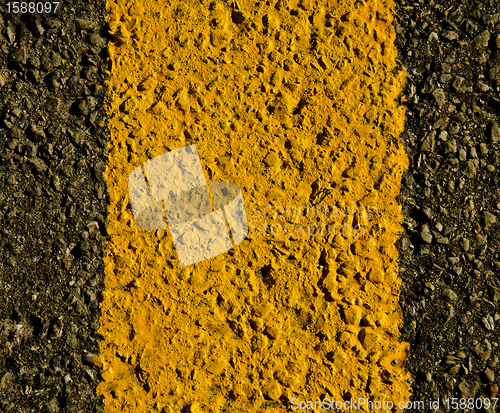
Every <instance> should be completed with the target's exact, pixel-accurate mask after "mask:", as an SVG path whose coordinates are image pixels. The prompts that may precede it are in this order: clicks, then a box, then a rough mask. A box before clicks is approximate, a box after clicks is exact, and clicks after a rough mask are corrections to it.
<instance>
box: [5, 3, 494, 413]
mask: <svg viewBox="0 0 500 413" xmlns="http://www.w3.org/2000/svg"><path fill="white" fill-rule="evenodd" d="M396 11H397V14H398V16H399V17H398V23H397V26H396V31H397V33H398V41H397V46H398V48H399V50H400V60H401V62H402V64H403V66H404V67H405V69H406V70H407V72H408V84H407V87H406V89H405V92H404V95H405V97H406V98H405V97H402V99H401V101H402V103H404V104H406V105H407V124H406V130H405V133H404V134H403V135H402V137H401V138H402V139H403V141H404V143H405V147H406V150H407V152H408V154H409V156H410V158H411V167H410V169H409V170H408V172H407V173H406V174H405V177H404V179H403V182H402V188H403V189H402V193H401V203H402V205H403V212H404V215H405V228H406V232H405V233H404V234H402V238H401V240H400V243H399V249H400V276H401V278H402V279H403V285H402V289H401V306H402V308H403V311H404V315H405V326H404V328H403V331H402V340H405V341H408V342H409V343H410V344H411V356H410V360H409V362H408V363H407V366H406V368H407V369H408V371H410V372H411V375H412V379H411V380H412V386H413V388H414V393H415V394H414V400H428V399H430V398H432V399H437V398H440V399H441V400H444V399H446V398H451V397H458V398H472V399H475V400H476V399H479V398H489V397H497V392H498V376H499V357H500V356H499V350H498V342H499V333H498V331H499V327H497V324H498V321H499V320H500V309H499V303H498V301H499V299H500V280H499V276H498V274H499V271H500V258H499V257H498V248H499V237H498V229H499V225H500V223H499V218H500V197H499V195H500V194H499V189H498V188H499V186H498V180H499V177H498V168H499V166H500V165H499V156H500V154H499V152H498V148H499V144H500V128H499V124H500V119H499V109H500V96H499V93H498V92H499V90H500V37H499V35H500V7H499V5H498V4H497V3H496V2H494V1H492V0H490V1H481V2H479V1H462V2H458V3H457V2H451V1H447V2H444V1H439V2H434V1H432V0H431V1H429V2H427V1H426V2H424V1H420V2H419V1H412V2H405V1H402V0H399V1H398V2H397V8H396ZM104 16H105V2H104V1H89V2H83V1H71V0H67V1H65V2H64V3H63V4H61V5H60V9H59V10H58V12H57V13H55V14H45V13H44V14H40V15H37V14H33V15H29V14H24V15H14V14H9V13H7V10H6V9H5V7H4V8H3V9H2V12H1V13H0V117H1V121H0V231H1V238H0V297H1V300H0V411H2V412H4V411H5V412H23V413H24V412H100V411H103V405H102V401H101V399H100V398H99V397H97V396H96V394H95V388H96V386H97V384H98V382H99V380H100V377H99V373H98V371H97V370H96V369H94V368H93V365H92V358H93V355H94V354H96V353H97V351H98V347H99V338H100V337H99V335H98V334H97V329H98V326H99V324H98V323H99V294H100V292H101V291H102V289H103V267H102V254H103V253H102V251H103V243H104V242H105V239H106V214H107V212H106V211H107V190H106V185H105V182H104V178H103V171H104V167H105V162H106V156H105V148H106V145H107V128H106V115H105V91H106V84H105V80H106V76H107V75H106V70H107V68H108V66H107V49H106V43H107V42H108V41H109V40H112V39H110V38H109V37H108V35H107V30H106V28H105V24H104ZM406 100H407V102H406ZM88 128H90V129H89V130H87V129H88ZM409 411H422V410H416V409H412V410H409ZM424 411H425V410H424ZM438 411H443V412H444V411H452V410H449V409H448V410H447V409H446V408H444V406H443V402H441V404H440V410H438ZM458 411H467V408H463V409H459V410H458ZM468 411H485V410H484V409H482V410H481V409H476V408H472V409H469V410H468ZM486 411H488V412H493V411H495V410H493V409H488V410H486Z"/></svg>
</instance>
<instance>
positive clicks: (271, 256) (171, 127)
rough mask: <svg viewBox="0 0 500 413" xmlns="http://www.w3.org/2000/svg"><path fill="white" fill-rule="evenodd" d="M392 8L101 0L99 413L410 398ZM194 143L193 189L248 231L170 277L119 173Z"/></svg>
mask: <svg viewBox="0 0 500 413" xmlns="http://www.w3.org/2000/svg"><path fill="white" fill-rule="evenodd" d="M391 7H392V2H388V1H370V2H365V1H362V0H357V1H338V2H327V1H316V2H313V1H310V0H300V1H296V0H292V1H287V0H278V1H277V2H267V3H266V2H249V1H242V0H240V1H235V2H211V1H203V2H194V1H188V2H180V1H173V2H169V3H166V2H162V1H159V0H147V1H141V2H135V3H130V2H129V1H125V0H110V1H109V3H108V10H109V17H108V22H109V27H110V30H111V31H112V32H113V33H114V35H115V37H116V42H114V43H111V44H110V46H109V52H110V56H111V62H112V68H111V80H110V83H109V94H110V104H109V111H110V113H111V114H112V117H111V119H110V121H109V128H110V133H111V141H110V144H109V161H108V165H107V174H106V179H107V182H108V185H109V189H110V202H111V204H110V216H109V219H110V226H109V233H110V234H112V237H111V239H110V240H109V241H108V244H107V255H106V258H105V264H106V291H105V292H104V293H103V300H102V316H101V329H100V332H101V334H102V335H103V337H104V340H103V341H102V343H101V352H100V356H99V361H98V363H100V365H101V368H102V376H103V378H104V382H103V383H102V384H101V385H100V386H99V392H100V393H101V394H103V395H104V397H105V403H106V410H107V411H109V412H113V411H125V412H151V411H160V412H162V411H163V412H169V411H172V412H173V411H184V410H183V409H185V408H186V409H188V410H187V411H192V412H194V411H213V412H218V411H231V412H233V411H234V412H236V411H244V412H256V411H258V410H259V409H260V408H264V407H266V408H267V410H269V411H283V408H284V407H285V408H286V409H289V408H290V407H291V403H292V400H299V401H300V400H321V399H322V398H323V397H325V396H326V397H329V398H331V399H332V400H338V401H340V400H342V401H344V400H348V399H353V400H357V399H358V398H364V399H366V400H367V399H370V400H371V401H377V400H383V399H385V400H391V401H392V402H394V403H397V402H399V401H401V400H407V399H408V398H409V394H410V388H409V384H408V383H407V381H406V380H407V379H408V375H407V374H406V373H405V371H404V363H405V361H406V358H407V357H408V345H407V344H406V343H399V342H398V335H399V327H400V324H401V322H402V315H401V311H400V308H399V305H398V294H399V285H400V280H399V279H398V276H397V250H396V247H395V243H396V240H397V231H399V230H401V216H400V206H399V203H398V200H397V196H398V194H399V184H400V178H401V174H402V172H403V169H404V168H405V167H406V166H407V162H408V161H407V157H406V155H405V153H404V150H403V147H402V144H401V142H400V141H399V134H400V133H401V131H402V130H403V124H404V109H403V108H401V107H397V106H396V102H395V101H396V98H397V96H398V94H399V93H400V92H401V90H402V86H403V83H404V79H405V74H404V71H403V70H402V69H401V68H399V67H398V66H397V64H396V59H395V56H396V49H395V47H394V45H393V41H394V36H395V33H394V30H393V27H392V19H393V15H392V10H391ZM191 144H195V145H196V148H197V150H198V153H199V155H200V159H201V163H202V165H203V167H204V172H205V176H206V179H207V181H211V182H213V181H225V182H234V183H236V184H237V185H239V187H240V188H241V189H242V194H243V198H244V200H245V204H246V209H247V216H248V220H249V230H250V234H249V236H248V237H247V239H246V240H245V241H243V242H242V243H241V244H240V245H238V246H237V247H236V248H234V249H232V250H230V251H228V252H227V253H224V254H222V255H219V256H217V257H215V258H212V259H209V260H206V261H202V262H200V263H197V264H194V265H192V266H188V267H184V268H181V267H180V265H179V261H178V259H177V256H176V253H175V249H174V245H173V242H172V237H171V234H170V231H169V229H167V230H150V229H143V228H140V227H138V226H137V225H136V223H135V221H134V219H133V215H132V211H131V209H130V197H129V194H128V186H127V179H128V176H129V174H130V173H131V172H132V171H133V170H134V169H135V168H137V167H138V166H141V165H143V164H144V162H146V161H147V160H148V159H152V158H154V157H156V156H159V155H161V154H163V153H166V152H169V151H172V150H175V149H179V148H182V147H185V146H188V145H191ZM280 406H281V407H280ZM224 409H225V410H224Z"/></svg>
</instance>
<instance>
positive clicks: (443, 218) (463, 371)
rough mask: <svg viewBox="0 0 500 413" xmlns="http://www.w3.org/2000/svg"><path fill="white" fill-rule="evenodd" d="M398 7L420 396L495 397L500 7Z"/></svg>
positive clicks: (410, 304) (406, 242)
mask: <svg viewBox="0 0 500 413" xmlns="http://www.w3.org/2000/svg"><path fill="white" fill-rule="evenodd" d="M424 3H426V5H424ZM396 11H397V14H398V16H399V18H398V25H397V27H396V32H397V42H396V44H397V46H398V48H399V50H400V59H401V60H402V62H403V64H404V66H405V68H406V70H407V72H408V84H407V87H406V90H405V94H406V96H407V97H408V100H409V102H408V112H407V123H406V132H405V134H404V135H403V139H404V140H405V144H406V150H407V152H408V154H409V156H410V158H411V168H410V170H409V171H408V173H407V174H406V176H405V178H404V179H403V183H402V188H403V190H402V195H401V199H402V204H403V208H404V212H405V215H406V223H405V226H406V234H405V236H404V237H403V238H402V239H401V242H400V251H401V269H400V275H401V277H402V278H403V286H402V293H401V304H402V307H403V310H404V314H405V328H404V329H403V339H405V340H407V341H409V342H410V344H411V356H410V360H409V363H408V369H409V371H410V372H411V374H412V377H413V389H414V393H415V394H414V399H415V400H428V399H429V398H434V399H436V398H438V397H439V398H441V399H443V398H447V397H460V398H462V397H463V398H479V397H495V395H496V394H497V392H498V379H499V357H500V354H499V348H498V343H499V331H500V325H498V323H499V321H500V310H499V299H500V280H499V272H500V258H499V256H498V250H499V236H498V234H499V221H498V219H499V218H500V213H499V212H500V211H499V209H500V203H499V201H500V197H499V195H500V192H499V189H500V187H499V176H498V173H499V172H498V171H499V169H498V168H499V167H500V164H499V156H500V153H499V143H500V129H499V126H498V122H499V109H500V98H499V94H498V91H499V90H500V89H499V87H500V37H499V35H500V14H499V12H500V9H499V7H498V3H497V2H495V1H470V2H467V1H462V2H452V1H449V2H448V1H445V2H434V1H430V2H418V1H417V2H414V1H412V2H405V1H398V7H397V9H396ZM441 407H443V405H442V403H441ZM444 411H447V410H444ZM460 411H465V409H464V406H463V405H462V406H461V410H460ZM470 411H474V409H473V410H470ZM478 411H479V410H478ZM488 411H494V410H493V409H490V410H488ZM495 411H498V410H495Z"/></svg>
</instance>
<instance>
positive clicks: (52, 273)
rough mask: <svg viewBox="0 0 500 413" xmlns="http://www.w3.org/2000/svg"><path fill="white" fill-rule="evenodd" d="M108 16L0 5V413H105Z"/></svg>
mask: <svg viewBox="0 0 500 413" xmlns="http://www.w3.org/2000/svg"><path fill="white" fill-rule="evenodd" d="M104 14H105V2H104V1H100V0H93V1H85V2H84V1H78V2H77V1H71V0H65V1H64V2H62V3H60V8H59V10H58V12H57V13H56V14H40V15H37V14H34V15H29V14H23V15H21V14H17V15H14V14H7V12H6V10H5V8H4V6H3V5H2V12H1V14H0V232H1V238H0V297H1V299H0V412H23V413H24V412H36V413H40V412H98V411H102V402H101V401H100V400H99V399H98V398H97V397H96V395H95V388H96V386H97V383H98V380H99V374H98V372H97V371H96V370H95V369H94V368H93V365H92V357H93V354H95V353H97V352H98V348H99V335H98V334H97V329H98V327H99V324H98V323H99V303H98V296H99V292H100V291H101V290H102V288H103V266H102V250H103V248H102V245H103V240H104V239H105V238H104V236H105V233H106V230H105V226H106V225H105V221H106V214H107V207H106V205H107V196H106V194H107V190H106V186H105V183H104V181H103V179H102V173H101V170H102V166H103V165H104V162H105V155H104V149H105V147H106V143H107V138H106V134H107V128H106V125H105V117H104V116H105V111H104V106H103V102H104V97H105V79H106V74H105V72H106V68H107V67H106V59H107V49H106V44H107V39H106V36H107V34H106V32H105V31H104V30H103V27H104ZM75 16H76V17H75ZM101 123H102V124H101ZM91 125H94V126H93V127H92V128H91V129H90V130H88V132H87V133H83V132H84V131H85V130H87V129H88V128H89V127H90V126H91Z"/></svg>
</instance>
